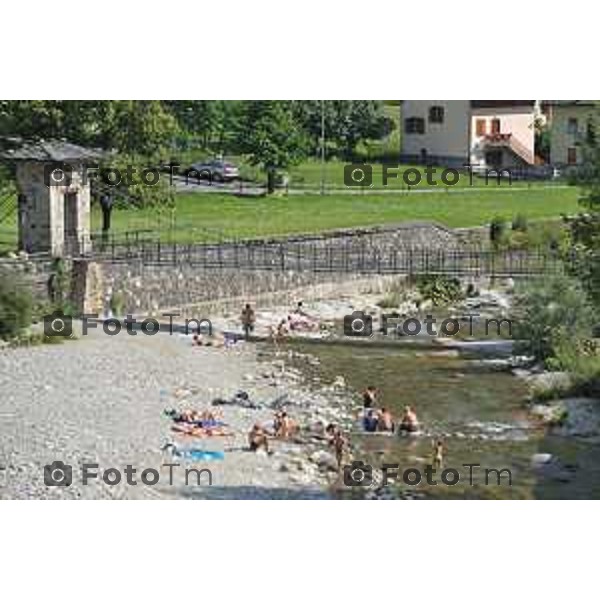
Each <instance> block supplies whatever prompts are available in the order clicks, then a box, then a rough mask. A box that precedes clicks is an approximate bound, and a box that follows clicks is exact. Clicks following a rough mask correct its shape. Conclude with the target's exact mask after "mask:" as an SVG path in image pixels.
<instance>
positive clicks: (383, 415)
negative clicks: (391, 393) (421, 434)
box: [377, 408, 396, 433]
mask: <svg viewBox="0 0 600 600" xmlns="http://www.w3.org/2000/svg"><path fill="white" fill-rule="evenodd" d="M377 427H378V429H379V431H391V432H392V433H393V432H394V430H395V429H396V424H395V423H394V419H393V417H392V413H390V411H389V410H388V409H387V408H382V409H381V410H380V411H379V420H378V421H377Z"/></svg>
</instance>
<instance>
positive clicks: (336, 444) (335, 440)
mask: <svg viewBox="0 0 600 600" xmlns="http://www.w3.org/2000/svg"><path fill="white" fill-rule="evenodd" d="M329 443H330V444H331V445H332V446H333V449H334V451H335V460H336V461H337V466H338V471H339V470H340V469H341V468H342V462H343V460H344V450H345V449H346V445H347V443H348V442H347V440H346V438H345V437H344V436H343V435H342V432H341V431H340V430H339V429H338V428H337V427H336V428H335V429H334V430H333V437H332V438H331V440H330V442H329Z"/></svg>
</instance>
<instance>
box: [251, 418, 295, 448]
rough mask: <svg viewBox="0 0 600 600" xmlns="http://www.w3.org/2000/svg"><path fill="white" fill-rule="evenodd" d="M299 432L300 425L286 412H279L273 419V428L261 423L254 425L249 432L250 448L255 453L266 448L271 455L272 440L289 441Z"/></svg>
mask: <svg viewBox="0 0 600 600" xmlns="http://www.w3.org/2000/svg"><path fill="white" fill-rule="evenodd" d="M299 430H300V428H299V426H298V423H296V421H295V420H294V419H292V418H291V417H290V416H289V415H288V414H287V412H286V411H284V410H278V411H277V412H276V413H275V416H274V418H273V426H272V427H271V428H267V427H265V426H264V425H262V424H261V423H254V425H253V426H252V427H251V428H250V431H249V432H248V447H249V449H250V450H251V451H253V452H256V451H257V450H260V449H261V448H264V450H265V452H266V453H267V454H270V452H271V451H270V449H269V440H270V439H275V438H279V439H289V438H291V437H293V436H295V435H296V434H297V433H298V431H299Z"/></svg>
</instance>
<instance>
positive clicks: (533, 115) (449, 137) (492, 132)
mask: <svg viewBox="0 0 600 600" xmlns="http://www.w3.org/2000/svg"><path fill="white" fill-rule="evenodd" d="M537 118H541V111H540V107H539V103H538V101H536V100H404V101H403V102H402V121H403V132H402V158H403V160H406V161H409V162H413V161H414V162H430V163H436V164H440V165H448V166H462V165H464V164H467V163H468V164H471V165H475V166H479V167H488V168H497V167H513V168H515V167H526V166H528V165H534V164H535V161H536V158H535V122H536V119H537Z"/></svg>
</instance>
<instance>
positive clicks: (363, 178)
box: [344, 164, 373, 187]
mask: <svg viewBox="0 0 600 600" xmlns="http://www.w3.org/2000/svg"><path fill="white" fill-rule="evenodd" d="M372 183H373V167H372V166H371V165H364V164H352V165H344V184H345V185H346V187H371V184H372Z"/></svg>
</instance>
